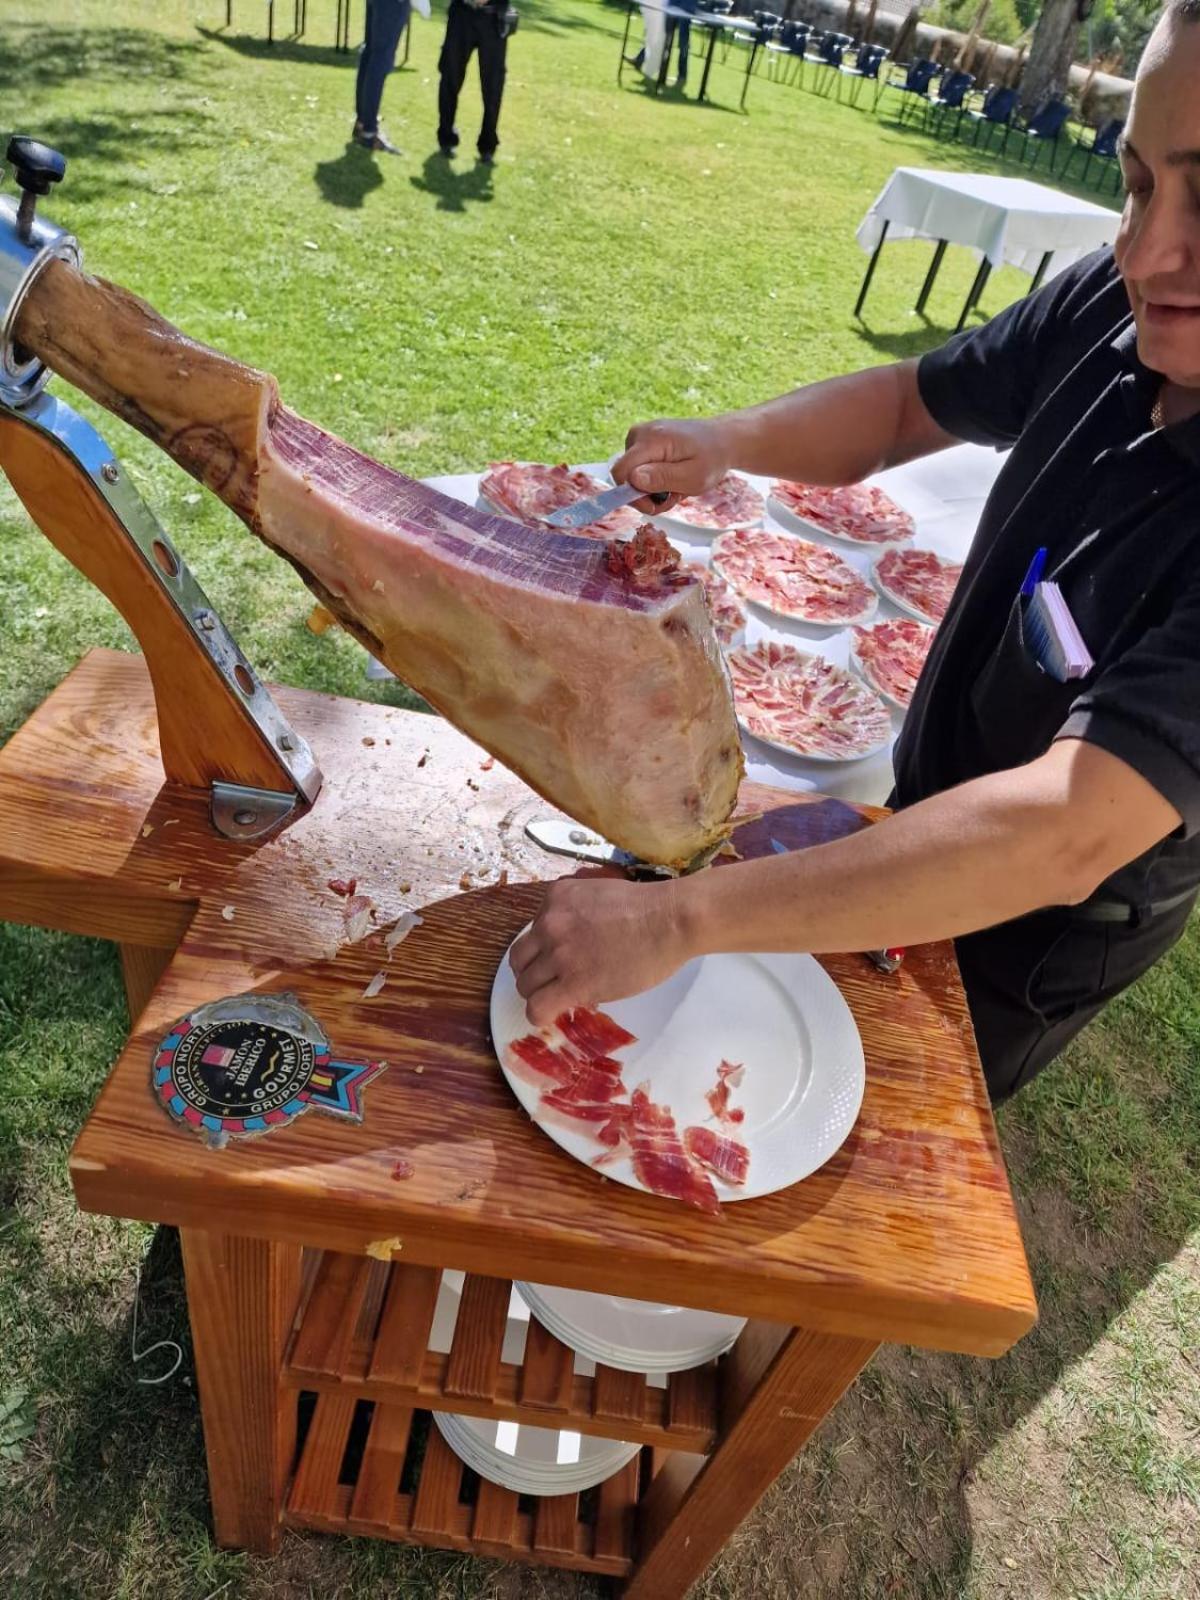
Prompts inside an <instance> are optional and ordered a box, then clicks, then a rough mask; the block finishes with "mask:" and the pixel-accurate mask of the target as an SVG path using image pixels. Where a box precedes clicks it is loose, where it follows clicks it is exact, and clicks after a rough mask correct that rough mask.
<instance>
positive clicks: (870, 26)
mask: <svg viewBox="0 0 1200 1600" xmlns="http://www.w3.org/2000/svg"><path fill="white" fill-rule="evenodd" d="M878 4H879V0H870V3H869V5H868V6H867V25H866V27H865V28H864V29H863V43H864V44H870V43H871V41H872V39H874V37H875V10H876V7H877V6H878Z"/></svg>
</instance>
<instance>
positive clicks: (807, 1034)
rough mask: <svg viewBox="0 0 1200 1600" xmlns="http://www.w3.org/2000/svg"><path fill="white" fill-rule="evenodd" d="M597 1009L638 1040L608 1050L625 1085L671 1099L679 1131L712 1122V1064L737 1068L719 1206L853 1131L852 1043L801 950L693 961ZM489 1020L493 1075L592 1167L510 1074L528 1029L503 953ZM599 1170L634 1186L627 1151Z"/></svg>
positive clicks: (820, 972) (815, 966)
mask: <svg viewBox="0 0 1200 1600" xmlns="http://www.w3.org/2000/svg"><path fill="white" fill-rule="evenodd" d="M603 1009H604V1010H605V1012H607V1014H608V1015H610V1016H612V1017H613V1018H615V1019H616V1021H617V1022H619V1023H620V1024H621V1026H622V1027H623V1028H625V1029H627V1030H628V1032H630V1033H632V1034H634V1035H635V1037H636V1039H637V1043H636V1044H633V1045H630V1046H628V1047H627V1048H626V1049H624V1050H621V1051H619V1052H618V1059H619V1060H620V1062H621V1064H622V1068H621V1072H622V1078H623V1079H624V1082H625V1084H626V1086H627V1087H628V1089H629V1090H630V1091H631V1092H632V1091H633V1090H634V1089H635V1088H637V1086H638V1085H639V1084H641V1083H643V1082H647V1083H649V1085H650V1095H651V1097H652V1098H653V1099H654V1100H655V1101H656V1102H657V1103H658V1104H659V1105H667V1106H670V1108H671V1111H672V1114H673V1115H674V1117H675V1123H676V1126H677V1127H678V1128H679V1130H680V1132H681V1133H682V1131H683V1129H684V1128H685V1127H688V1126H690V1125H692V1124H701V1125H706V1126H709V1127H713V1126H715V1125H714V1124H713V1123H711V1122H710V1121H709V1120H708V1119H709V1117H710V1110H709V1106H708V1103H707V1101H706V1100H705V1095H706V1094H707V1092H708V1090H709V1089H711V1088H712V1087H713V1086H714V1085H715V1083H716V1081H717V1067H718V1065H719V1064H720V1063H721V1061H723V1060H724V1061H736V1062H742V1063H744V1065H745V1068H746V1072H745V1076H744V1078H743V1080H742V1084H741V1087H740V1088H738V1089H737V1090H735V1091H734V1097H733V1104H734V1105H737V1106H741V1107H743V1109H744V1110H745V1113H746V1115H745V1120H744V1121H743V1122H742V1123H740V1124H738V1125H737V1126H736V1128H735V1129H733V1130H731V1131H732V1132H733V1133H734V1134H735V1136H736V1137H737V1139H738V1140H739V1141H740V1142H741V1143H743V1144H744V1145H745V1146H746V1148H747V1149H748V1150H749V1152H750V1170H749V1174H748V1177H747V1180H746V1182H745V1184H744V1185H743V1186H742V1187H741V1188H734V1187H733V1186H731V1185H730V1184H726V1183H723V1182H722V1181H721V1180H720V1179H719V1178H716V1177H714V1178H713V1180H712V1181H713V1187H714V1188H715V1189H716V1191H717V1195H718V1197H719V1198H720V1199H721V1200H723V1201H730V1200H752V1199H754V1198H756V1197H757V1196H758V1195H764V1194H774V1193H775V1192H776V1190H779V1189H786V1188H788V1187H789V1186H790V1185H791V1184H793V1183H798V1182H799V1181H800V1179H801V1178H806V1177H807V1176H808V1175H809V1173H810V1172H815V1171H816V1170H817V1168H818V1167H821V1166H823V1165H824V1164H825V1162H826V1161H828V1160H829V1158H830V1156H832V1155H833V1154H834V1152H835V1151H836V1150H837V1149H838V1147H839V1146H840V1145H841V1143H842V1141H843V1140H844V1139H845V1138H846V1135H847V1134H848V1133H849V1132H850V1130H851V1128H852V1127H853V1126H854V1123H855V1119H856V1118H857V1116H858V1110H859V1106H860V1105H861V1104H862V1096H863V1087H864V1084H865V1072H864V1063H863V1048H862V1040H861V1039H860V1038H859V1035H858V1028H857V1026H856V1024H855V1021H854V1018H853V1017H852V1016H851V1014H850V1008H849V1006H847V1004H846V1002H845V1000H844V999H843V998H842V995H841V992H840V991H839V989H838V987H837V985H836V984H835V983H834V981H833V979H832V978H830V977H829V975H828V974H827V973H826V972H825V970H824V968H823V967H821V966H820V965H819V963H818V962H816V961H815V960H814V959H813V958H812V957H811V956H800V955H742V954H728V955H713V956H701V957H699V958H698V959H697V960H695V961H689V962H688V963H687V964H686V966H683V967H681V968H680V970H679V971H678V972H676V973H675V974H674V975H673V976H672V977H670V978H668V979H667V980H666V982H665V983H660V984H659V985H658V986H657V987H656V988H653V989H650V990H648V991H647V992H646V993H645V994H640V995H635V996H634V997H633V998H632V999H630V1000H620V1001H617V1002H615V1003H614V1004H612V1005H608V1006H605V1007H604V1008H603ZM491 1024H492V1041H493V1045H494V1048H495V1051H496V1054H497V1056H498V1057H499V1060H500V1066H501V1070H502V1071H503V1073H504V1075H505V1077H506V1078H507V1079H508V1083H509V1086H510V1088H511V1089H512V1091H513V1093H514V1094H515V1095H516V1097H517V1099H518V1100H519V1101H520V1102H521V1105H522V1106H523V1107H524V1108H525V1110H526V1111H527V1112H528V1114H529V1116H530V1117H531V1118H532V1119H533V1121H534V1122H536V1123H537V1124H538V1126H539V1127H540V1128H541V1129H542V1131H543V1132H544V1133H546V1134H547V1135H548V1136H549V1137H550V1138H551V1139H553V1140H554V1142H555V1143H556V1144H557V1145H560V1146H561V1147H562V1149H564V1150H565V1151H567V1153H568V1154H569V1155H572V1156H574V1157H575V1159H576V1160H577V1161H582V1162H584V1163H585V1164H587V1165H591V1163H592V1162H593V1161H594V1160H595V1158H596V1156H597V1155H600V1154H602V1153H603V1148H602V1146H600V1145H599V1144H598V1143H597V1142H596V1140H595V1139H594V1138H592V1137H591V1135H590V1134H588V1132H587V1131H586V1130H584V1131H582V1132H579V1131H576V1129H575V1128H574V1127H572V1126H569V1125H564V1124H563V1123H560V1122H559V1121H557V1120H556V1119H554V1118H545V1119H543V1117H542V1116H541V1114H540V1113H539V1110H538V1100H539V1097H540V1095H539V1090H538V1088H537V1086H536V1085H535V1084H532V1083H530V1082H529V1081H528V1080H527V1079H525V1078H522V1077H518V1076H517V1075H516V1074H515V1073H513V1072H511V1071H510V1070H509V1067H508V1063H507V1059H506V1058H507V1055H508V1046H509V1045H510V1044H511V1043H512V1041H513V1040H514V1039H519V1038H521V1037H522V1036H523V1035H524V1034H527V1033H529V1032H530V1031H531V1028H530V1024H529V1021H528V1019H527V1018H526V1015H525V1002H524V1001H523V1000H522V999H521V996H520V995H519V994H518V993H517V986H516V980H515V978H514V976H513V970H512V967H511V965H510V964H509V959H508V952H507V951H506V952H505V954H504V956H503V957H502V958H501V961H500V965H499V967H498V969H497V971H496V977H495V981H494V982H493V984H492V1004H491ZM602 1170H603V1174H604V1176H605V1177H606V1178H610V1179H612V1180H613V1181H614V1182H616V1183H624V1184H627V1185H628V1186H629V1187H630V1188H631V1189H643V1185H642V1184H641V1183H640V1182H639V1181H638V1179H637V1178H636V1177H635V1176H634V1172H633V1163H632V1161H631V1160H630V1158H629V1156H628V1155H627V1154H625V1155H621V1156H620V1157H618V1158H617V1159H615V1160H610V1161H608V1162H606V1163H605V1165H604V1167H603V1169H602ZM663 1203H664V1204H678V1203H679V1202H675V1201H666V1200H664V1202H663Z"/></svg>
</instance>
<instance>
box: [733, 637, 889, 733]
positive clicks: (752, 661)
mask: <svg viewBox="0 0 1200 1600" xmlns="http://www.w3.org/2000/svg"><path fill="white" fill-rule="evenodd" d="M728 659H729V673H730V677H731V678H732V680H733V701H734V706H735V708H736V710H737V714H738V721H739V722H741V724H742V725H743V727H745V728H746V729H747V730H748V732H750V733H752V734H753V735H754V737H755V738H756V739H763V740H765V741H766V742H767V743H768V744H774V745H779V746H781V747H782V748H783V749H785V750H787V751H789V752H790V753H791V754H793V755H798V756H804V757H806V758H807V759H808V760H816V761H858V760H860V759H862V757H864V756H869V755H872V754H873V753H874V752H875V751H876V750H882V749H883V747H884V746H885V745H886V744H887V743H888V741H889V739H890V738H891V736H892V718H891V713H890V712H889V711H888V708H887V707H886V706H885V705H884V703H883V701H882V700H880V698H879V696H878V695H877V694H875V693H874V692H873V691H872V690H871V689H868V688H867V687H866V685H865V684H863V683H861V682H860V681H859V680H858V679H857V678H855V677H853V676H852V674H850V673H849V672H847V671H845V669H844V668H842V667H836V666H834V665H833V663H832V662H831V661H826V660H825V659H824V657H823V656H815V655H810V654H809V653H808V652H807V651H805V650H798V649H796V648H795V646H794V645H788V644H780V643H778V642H777V641H775V640H773V639H767V640H763V641H761V642H760V643H759V644H757V645H754V646H753V647H752V648H746V647H743V648H741V649H738V650H731V651H730V652H729V658H728Z"/></svg>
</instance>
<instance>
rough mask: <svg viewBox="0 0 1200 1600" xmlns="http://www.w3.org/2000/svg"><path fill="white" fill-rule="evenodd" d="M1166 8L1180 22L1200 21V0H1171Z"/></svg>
mask: <svg viewBox="0 0 1200 1600" xmlns="http://www.w3.org/2000/svg"><path fill="white" fill-rule="evenodd" d="M1167 10H1168V11H1169V12H1170V14H1171V16H1173V17H1178V18H1179V20H1180V22H1200V0H1171V3H1170V5H1169V6H1168V7H1167Z"/></svg>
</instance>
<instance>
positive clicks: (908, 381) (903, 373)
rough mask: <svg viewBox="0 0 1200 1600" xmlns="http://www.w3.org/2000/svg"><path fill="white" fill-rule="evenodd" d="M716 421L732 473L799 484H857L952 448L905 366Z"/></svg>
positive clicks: (911, 366)
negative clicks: (724, 438) (737, 469)
mask: <svg viewBox="0 0 1200 1600" xmlns="http://www.w3.org/2000/svg"><path fill="white" fill-rule="evenodd" d="M717 421H718V423H719V425H720V426H721V427H722V428H723V429H724V430H726V432H727V438H728V442H729V447H730V451H731V455H732V461H733V465H734V466H735V467H740V468H741V470H742V471H743V472H753V473H761V474H762V475H763V476H764V477H781V478H796V479H799V480H800V481H802V482H806V483H827V484H841V483H857V482H858V481H859V479H860V478H865V477H867V476H869V475H870V474H871V473H873V472H879V471H881V470H882V469H883V468H884V467H890V466H895V465H897V464H898V463H899V462H901V461H909V460H911V459H912V458H913V457H914V456H919V455H925V454H928V453H929V452H930V451H932V450H939V449H943V448H944V447H945V446H946V445H949V444H953V443H954V442H955V441H954V440H953V439H952V438H951V436H950V435H949V434H947V433H945V432H943V431H942V430H941V429H940V428H939V427H938V426H937V424H936V423H935V422H934V421H933V419H932V418H931V417H930V416H929V413H928V412H927V411H926V410H925V407H924V405H923V403H922V401H921V398H920V394H919V391H918V389H917V380H916V363H915V362H912V361H905V362H897V363H893V364H892V365H890V366H885V367H872V368H869V369H868V370H867V371H865V372H856V373H852V374H851V375H850V376H849V377H845V378H831V379H829V380H828V381H827V382H825V383H813V384H809V385H808V386H807V387H805V388H803V389H796V390H794V391H793V392H792V393H791V394H785V395H781V396H780V397H779V399H777V400H768V401H766V402H765V403H764V404H763V405H758V406H748V407H747V408H746V409H745V410H744V411H731V412H727V413H726V414H725V415H724V416H722V417H720V418H718V419H717Z"/></svg>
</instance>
